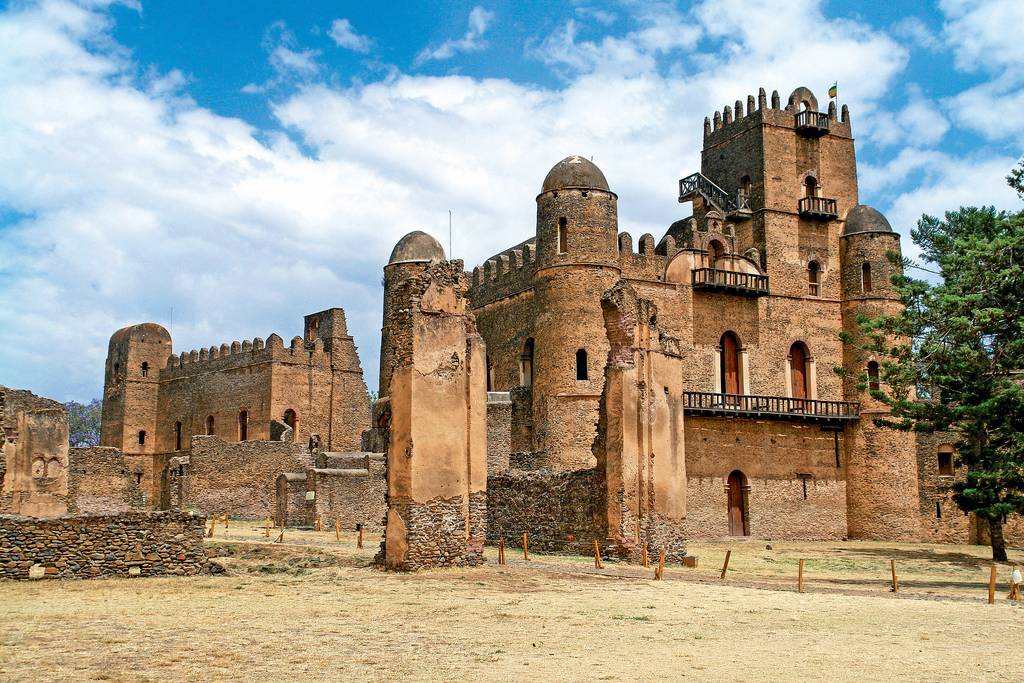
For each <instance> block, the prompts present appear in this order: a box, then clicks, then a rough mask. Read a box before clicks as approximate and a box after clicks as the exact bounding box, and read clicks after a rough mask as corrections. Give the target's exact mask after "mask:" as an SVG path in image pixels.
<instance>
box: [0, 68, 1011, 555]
mask: <svg viewBox="0 0 1024 683" xmlns="http://www.w3.org/2000/svg"><path fill="white" fill-rule="evenodd" d="M678 199H679V201H680V202H681V203H690V204H691V205H692V215H690V216H687V217H684V218H681V219H680V220H678V221H676V222H674V223H672V225H670V226H669V227H668V229H667V230H666V232H665V234H664V235H662V236H661V237H660V239H656V238H655V237H654V236H653V235H650V234H645V235H643V236H641V237H640V238H639V240H637V242H636V245H635V246H634V240H633V237H632V236H631V235H630V234H629V233H628V232H620V230H619V225H618V207H617V196H616V194H615V193H614V192H613V191H612V189H611V186H610V185H609V183H608V181H607V179H606V178H605V175H604V173H603V172H602V171H601V170H600V169H599V168H598V167H597V166H596V165H595V164H593V163H592V162H591V161H589V160H587V159H584V158H582V157H578V156H573V157H569V158H566V159H564V160H562V161H560V162H559V163H557V164H556V165H555V166H554V167H553V168H552V169H551V170H550V172H549V173H548V174H547V176H546V177H545V178H544V180H543V183H542V184H541V191H540V194H539V195H537V197H536V202H537V222H536V228H535V231H534V234H533V235H532V236H530V237H529V238H528V239H525V240H524V241H522V242H520V243H519V244H517V245H516V246H513V247H511V248H509V249H507V250H505V251H503V252H502V253H500V254H498V255H496V256H494V257H491V258H489V259H487V260H486V261H485V262H484V263H483V264H482V265H481V266H479V267H476V268H474V269H473V270H472V272H465V271H464V269H463V267H462V262H461V261H448V260H447V259H446V256H445V253H444V250H443V248H442V247H441V245H440V244H438V243H437V241H436V240H434V239H433V238H432V237H430V236H429V235H426V234H425V233H422V232H418V231H417V232H413V233H410V234H409V235H407V236H406V237H404V238H403V239H402V240H401V241H400V242H399V243H398V244H397V245H396V247H395V249H394V251H393V252H392V255H391V258H390V260H389V263H388V264H387V265H386V266H385V267H384V311H383V324H382V337H381V358H380V360H381V362H380V395H381V398H380V400H378V401H377V402H376V404H375V405H373V406H372V408H371V405H370V403H369V401H368V398H367V394H366V386H365V383H364V381H363V374H362V369H361V366H360V363H359V358H358V354H357V352H356V348H355V344H354V342H353V340H352V338H351V337H350V336H349V335H348V332H347V328H346V323H345V314H344V311H343V310H342V309H340V308H333V309H329V310H327V311H323V312H320V313H315V314H312V315H309V316H306V318H305V328H304V334H303V336H296V337H295V338H294V339H292V341H291V343H290V345H289V346H288V347H286V346H285V345H284V342H283V340H282V338H281V337H279V336H277V335H276V334H274V335H271V336H270V337H268V338H267V340H266V342H264V341H263V340H261V339H259V338H257V339H254V340H253V341H251V342H249V341H245V342H237V341H236V342H233V343H231V344H230V345H229V344H222V345H220V346H219V347H216V346H212V347H209V348H208V349H200V350H193V351H190V352H186V353H181V354H180V355H177V354H175V353H174V351H173V349H172V340H171V338H170V335H169V334H168V333H167V331H166V330H165V329H164V328H162V327H160V326H159V325H156V324H153V323H143V324H139V325H133V326H130V327H126V328H124V329H122V330H119V331H117V332H115V333H114V335H113V336H112V337H111V340H110V347H109V352H108V357H107V362H106V372H105V387H104V400H103V420H102V446H103V448H99V449H71V456H70V460H71V464H70V465H69V466H70V468H71V476H70V477H69V480H70V481H71V487H70V490H71V492H72V493H71V495H70V497H69V501H70V502H69V509H81V508H83V506H84V507H85V508H88V509H90V510H95V509H97V508H102V507H103V506H102V505H100V504H98V503H96V501H108V500H116V501H118V505H119V506H120V508H121V509H137V508H138V507H146V508H149V509H198V510H202V511H204V512H208V513H219V514H223V512H225V511H226V510H231V511H234V512H236V513H237V514H241V515H245V516H251V517H257V518H259V517H263V516H264V515H266V516H272V517H274V518H275V520H276V521H277V522H278V523H288V524H312V523H313V521H314V519H315V518H317V517H321V516H324V517H326V518H328V519H330V518H333V517H335V516H337V517H339V518H340V517H341V516H342V515H344V517H345V519H346V520H348V521H350V522H353V523H357V524H362V525H364V526H371V527H372V526H377V527H385V526H386V533H385V539H386V543H385V544H384V545H383V546H382V554H383V556H384V559H385V562H386V564H387V565H388V566H391V567H394V568H417V567H420V566H433V565H434V564H435V560H436V556H437V555H438V553H440V555H441V556H443V557H444V558H446V560H445V562H447V563H456V564H458V563H463V564H475V563H477V562H479V561H480V560H481V555H480V551H481V548H482V544H483V543H484V541H485V540H486V541H490V542H495V541H497V540H498V539H505V540H507V541H512V540H514V539H515V538H517V537H518V536H519V535H520V534H521V533H522V532H523V531H529V532H530V533H531V538H532V539H535V540H531V547H536V548H545V547H548V548H552V549H564V548H566V547H568V548H572V547H574V545H573V544H577V545H578V546H579V549H582V550H586V549H587V548H589V545H588V544H589V543H591V541H592V540H601V542H602V543H603V542H605V541H607V542H608V543H609V546H608V548H609V552H611V553H617V554H619V555H620V556H623V557H627V558H633V559H635V558H636V557H637V553H638V547H639V545H640V542H641V541H643V542H645V543H650V544H652V547H659V548H661V549H662V550H665V551H666V552H667V553H668V556H669V557H679V556H682V555H683V554H685V539H687V538H699V537H704V538H706V537H721V536H727V535H734V536H756V537H767V538H791V539H827V538H863V539H894V540H896V539H898V540H931V541H945V542H969V541H970V542H984V540H985V535H986V533H987V530H986V529H985V528H984V525H983V524H979V523H978V522H977V521H976V520H975V519H974V517H973V516H968V515H964V514H962V513H960V512H959V511H958V510H957V508H956V507H955V505H954V504H953V502H952V500H951V499H950V497H949V490H948V485H949V484H950V483H951V482H952V481H953V479H954V478H955V476H956V475H957V472H956V471H955V468H954V453H953V449H952V446H951V445H950V444H951V443H952V438H951V437H949V436H948V435H941V434H937V435H928V436H921V435H914V434H912V433H905V432H898V431H893V430H889V429H886V428H882V427H878V426H876V425H875V424H874V418H876V417H878V416H881V415H884V414H885V406H884V405H883V404H881V403H880V402H878V401H876V400H875V399H873V398H872V397H871V396H870V394H869V391H868V389H869V388H877V386H878V383H879V381H880V379H879V364H878V360H877V359H875V358H872V357H871V356H870V355H869V354H867V353H865V352H863V351H861V350H860V349H859V348H858V347H857V346H856V345H855V344H850V343H846V342H844V341H843V337H841V334H843V333H845V335H844V336H847V338H849V337H853V338H856V337H857V336H858V335H859V330H858V325H857V318H858V316H862V315H866V316H872V315H877V314H878V313H881V312H891V311H894V310H898V308H899V306H900V305H901V304H900V302H899V299H898V297H897V296H896V294H895V292H894V291H893V288H892V286H891V284H890V278H891V276H892V275H894V274H896V272H897V271H896V269H897V268H898V266H894V265H893V263H892V262H891V261H890V259H889V258H888V257H887V254H889V253H890V252H894V253H896V254H899V253H900V239H899V235H897V234H896V233H895V232H893V230H892V228H891V227H890V225H889V223H888V221H887V220H886V219H885V217H884V216H883V215H882V214H881V213H879V212H878V211H877V210H875V209H873V208H871V207H869V206H865V205H862V204H860V202H859V198H858V190H857V165H856V158H855V152H854V140H853V134H852V127H851V120H850V115H849V112H848V111H847V108H846V107H845V106H844V107H843V108H842V110H841V111H837V109H836V106H835V104H834V103H830V104H829V106H828V108H827V110H826V111H819V106H818V102H817V100H816V98H815V96H814V94H813V93H812V92H811V91H810V90H808V89H806V88H798V89H797V90H795V91H794V92H793V93H792V94H791V95H790V96H789V98H788V100H787V101H786V103H785V105H783V103H782V101H781V99H780V97H779V95H778V93H777V92H773V93H772V95H771V97H770V98H769V97H768V96H767V95H766V93H765V91H764V90H761V91H760V93H759V95H758V96H757V97H756V98H755V97H754V96H749V97H748V98H747V99H746V101H745V102H743V101H740V100H737V101H736V102H735V104H734V105H733V106H731V107H729V106H727V107H725V108H724V109H723V111H721V112H716V113H715V114H714V116H713V117H710V118H707V119H705V121H704V147H703V151H702V162H701V169H700V171H699V172H697V173H693V174H692V175H690V176H687V177H685V178H683V179H682V180H680V181H679V196H678ZM839 369H841V371H837V370H839ZM0 396H2V392H0ZM371 412H372V414H371ZM25 419H27V418H25ZM25 419H22V422H19V423H18V424H27V423H26V422H25ZM6 423H7V424H10V425H11V426H10V427H9V428H8V431H9V432H12V431H16V430H14V426H15V420H14V417H13V414H12V415H8V416H7V417H6ZM8 440H9V441H11V439H8ZM7 450H8V451H9V453H10V454H11V455H10V456H9V457H8V459H7V463H8V465H7V467H8V469H10V468H11V467H12V465H11V463H14V462H17V463H21V462H22V460H24V461H25V462H29V461H30V460H31V458H30V456H28V455H27V454H21V452H20V450H19V449H18V448H16V447H15V446H14V445H13V442H12V443H11V444H9V445H8V448H7ZM16 450H18V453H19V455H18V458H17V459H16V458H14V452H15V451H16ZM21 450H23V449H21ZM78 450H82V451H83V453H82V454H81V457H82V458H83V462H88V463H90V465H89V467H92V468H96V470H97V471H100V470H102V471H104V472H106V475H105V476H106V477H107V479H105V480H104V481H107V482H108V483H109V484H110V486H112V487H113V489H111V490H113V491H114V494H111V492H110V490H107V489H104V487H103V486H99V485H91V484H89V483H88V481H87V480H89V477H88V476H87V475H88V472H87V469H82V468H78V469H76V467H75V464H74V461H75V458H76V457H77V456H76V454H75V452H76V451H78ZM85 451H87V452H85ZM66 460H68V458H67V457H66V456H63V455H60V454H58V455H57V456H56V458H55V462H64V461H66ZM47 462H48V461H45V459H44V464H43V465H42V467H44V468H47V467H49V465H48V464H46V463H47ZM104 463H105V464H104ZM110 463H114V464H113V465H111V464H110ZM18 467H20V465H18ZM21 469H24V468H23V467H22V468H21ZM45 475H46V476H45V477H43V479H45V482H48V483H46V486H50V487H51V488H52V487H53V486H54V484H53V481H56V480H57V479H54V475H53V473H50V472H48V471H47V472H45ZM0 476H2V472H0ZM56 476H57V477H58V478H59V475H56ZM26 477H27V478H26ZM14 480H15V478H12V476H11V474H10V473H8V477H7V482H6V484H5V492H7V493H8V494H9V495H8V497H7V498H6V500H8V501H10V500H15V499H18V500H26V501H27V500H28V499H29V498H30V497H31V496H29V495H28V494H27V493H25V492H24V491H22V492H21V493H18V495H20V496H21V497H20V498H18V495H15V496H14V498H11V497H10V496H11V495H14V493H17V492H11V491H9V489H11V482H12V481H14ZM17 481H19V482H21V484H19V485H20V486H21V488H22V489H25V490H26V491H27V490H29V489H32V487H33V486H34V485H33V484H32V481H34V480H32V478H31V477H30V476H29V475H27V474H26V475H25V476H24V477H20V478H17ZM40 481H43V480H42V479H41V480H40ZM107 488H108V489H109V488H110V487H107ZM100 489H102V490H100ZM75 491H92V494H91V495H90V496H85V497H83V496H79V497H78V498H76V496H75V495H74V492H75ZM111 495H113V497H112V498H111ZM51 498H52V496H51ZM37 499H38V500H37ZM3 500H4V499H0V502H2V501H3ZM33 500H37V502H35V503H32V505H36V506H37V507H38V506H43V507H45V505H44V503H45V501H43V498H39V497H38V496H37V497H36V498H33ZM46 500H49V498H47V499H46ZM39 501H43V502H39ZM140 501H141V502H140ZM47 504H48V503H47ZM26 505H29V504H28V503H26ZM90 505H91V506H92V507H89V506H90ZM29 507H31V505H29ZM439 529H447V530H448V531H447V532H446V533H447V534H448V535H447V536H446V535H445V534H440V535H439V532H438V530H439ZM1021 531H1022V529H1021V525H1020V520H1018V519H1012V520H1010V523H1008V524H1007V526H1006V533H1007V536H1008V538H1013V537H1015V536H1016V535H1018V534H1019V533H1020V532H1021ZM453 539H454V540H453ZM439 548H441V549H442V550H438V549H439ZM432 558H433V559H432ZM445 562H441V563H442V564H443V563H445Z"/></svg>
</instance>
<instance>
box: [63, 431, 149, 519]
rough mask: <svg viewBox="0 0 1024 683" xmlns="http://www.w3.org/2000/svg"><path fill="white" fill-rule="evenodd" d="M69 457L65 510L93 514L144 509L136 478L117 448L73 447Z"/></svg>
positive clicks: (143, 496) (143, 499) (141, 493)
mask: <svg viewBox="0 0 1024 683" xmlns="http://www.w3.org/2000/svg"><path fill="white" fill-rule="evenodd" d="M70 458H71V472H70V476H69V479H68V512H70V513H72V514H84V515H95V514H110V513H115V512H127V511H129V510H144V509H145V508H146V496H145V495H144V493H143V490H142V487H141V486H140V484H139V480H137V479H136V476H135V474H134V473H133V472H132V471H131V470H129V469H128V464H127V463H126V462H125V459H124V456H123V455H122V453H121V451H119V450H118V449H116V448H108V447H106V446H94V447H86V448H72V449H71V456H70ZM139 479H141V477H140V478H139Z"/></svg>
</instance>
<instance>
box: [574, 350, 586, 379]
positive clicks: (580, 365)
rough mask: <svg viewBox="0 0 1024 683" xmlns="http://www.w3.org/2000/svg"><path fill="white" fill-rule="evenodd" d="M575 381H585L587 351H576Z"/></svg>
mask: <svg viewBox="0 0 1024 683" xmlns="http://www.w3.org/2000/svg"><path fill="white" fill-rule="evenodd" d="M576 379H577V380H585V379H588V376H587V351H586V349H579V350H578V351H576Z"/></svg>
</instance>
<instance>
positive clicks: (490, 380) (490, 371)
mask: <svg viewBox="0 0 1024 683" xmlns="http://www.w3.org/2000/svg"><path fill="white" fill-rule="evenodd" d="M487 391H494V363H493V362H492V361H491V356H490V354H488V355H487Z"/></svg>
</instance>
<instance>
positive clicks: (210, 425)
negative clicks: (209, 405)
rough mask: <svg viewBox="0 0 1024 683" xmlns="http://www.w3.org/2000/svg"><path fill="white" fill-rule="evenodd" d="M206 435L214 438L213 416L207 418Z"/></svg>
mask: <svg viewBox="0 0 1024 683" xmlns="http://www.w3.org/2000/svg"><path fill="white" fill-rule="evenodd" d="M206 435H207V436H213V415H207V416H206Z"/></svg>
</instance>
